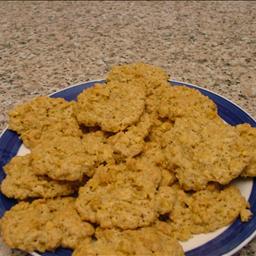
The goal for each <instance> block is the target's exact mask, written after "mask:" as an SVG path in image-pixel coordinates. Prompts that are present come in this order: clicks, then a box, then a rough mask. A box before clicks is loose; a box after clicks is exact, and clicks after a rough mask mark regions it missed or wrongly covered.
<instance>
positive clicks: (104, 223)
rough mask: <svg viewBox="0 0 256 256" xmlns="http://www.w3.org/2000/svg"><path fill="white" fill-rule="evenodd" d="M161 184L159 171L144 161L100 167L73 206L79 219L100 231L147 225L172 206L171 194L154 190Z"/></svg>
mask: <svg viewBox="0 0 256 256" xmlns="http://www.w3.org/2000/svg"><path fill="white" fill-rule="evenodd" d="M160 181H161V173H160V171H159V169H158V168H155V167H154V166H153V165H151V164H150V163H148V162H147V161H144V160H137V159H131V160H129V162H128V163H126V164H125V163H124V164H119V165H107V166H102V167H100V168H98V169H97V170H96V173H95V175H94V176H93V178H91V179H90V180H89V181H88V182H87V183H86V184H85V186H84V187H82V188H80V191H79V197H78V199H77V201H76V207H77V210H78V212H79V214H80V216H81V218H82V219H84V220H87V221H90V222H92V223H97V224H99V225H100V226H101V227H103V228H113V227H120V228H122V229H135V228H138V227H142V226H147V225H150V224H151V223H152V222H153V221H154V220H155V219H156V218H157V216H158V215H159V213H160V212H161V213H162V212H165V213H167V212H170V211H171V208H172V206H173V193H171V192H170V190H168V188H167V189H165V188H163V189H159V190H157V189H158V187H159V184H160ZM167 191H168V193H167ZM164 198H165V201H166V204H165V203H163V199H164Z"/></svg>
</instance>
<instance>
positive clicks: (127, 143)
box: [108, 114, 152, 157]
mask: <svg viewBox="0 0 256 256" xmlns="http://www.w3.org/2000/svg"><path fill="white" fill-rule="evenodd" d="M151 124H152V121H151V119H150V116H149V115H148V114H142V116H141V118H140V120H139V121H138V122H137V123H136V124H135V125H132V126H129V127H128V128H127V130H126V131H121V132H118V133H116V134H115V135H113V136H111V137H109V138H108V143H109V145H111V147H112V148H113V152H114V153H115V154H118V155H121V156H120V157H134V156H136V155H138V154H139V153H140V152H141V151H142V150H143V147H144V144H145V141H144V138H145V137H146V136H147V135H148V134H149V131H150V127H151Z"/></svg>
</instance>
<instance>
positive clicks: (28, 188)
mask: <svg viewBox="0 0 256 256" xmlns="http://www.w3.org/2000/svg"><path fill="white" fill-rule="evenodd" d="M4 171H5V173H6V174H7V176H6V178H5V179H4V180H3V181H2V183H1V192H2V193H3V194H4V195H6V196H7V197H10V198H15V199H20V200H24V199H27V198H53V197H57V196H67V195H71V194H73V193H74V192H75V191H76V190H77V184H75V183H71V182H61V181H56V180H52V179H50V178H48V177H46V176H37V175H35V174H34V172H33V170H32V166H31V157H30V155H25V156H15V157H14V158H12V160H11V161H10V162H9V163H8V164H7V165H5V167H4Z"/></svg>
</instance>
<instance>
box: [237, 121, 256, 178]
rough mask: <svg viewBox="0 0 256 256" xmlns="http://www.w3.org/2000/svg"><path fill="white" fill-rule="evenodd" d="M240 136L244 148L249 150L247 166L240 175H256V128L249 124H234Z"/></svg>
mask: <svg viewBox="0 0 256 256" xmlns="http://www.w3.org/2000/svg"><path fill="white" fill-rule="evenodd" d="M236 128H237V130H238V132H239V133H240V136H241V137H242V140H243V142H242V143H243V144H244V145H245V147H246V150H248V151H249V154H250V156H251V159H250V162H249V164H248V166H246V168H245V169H244V170H243V172H242V173H241V176H244V177H255V176H256V128H255V127H251V126H250V125H249V124H240V125H238V126H236Z"/></svg>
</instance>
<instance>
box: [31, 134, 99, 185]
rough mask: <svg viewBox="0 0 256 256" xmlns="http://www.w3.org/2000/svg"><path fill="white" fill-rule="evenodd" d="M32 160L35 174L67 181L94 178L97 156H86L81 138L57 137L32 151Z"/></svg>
mask: <svg viewBox="0 0 256 256" xmlns="http://www.w3.org/2000/svg"><path fill="white" fill-rule="evenodd" d="M31 158H32V169H33V172H34V173H35V174H37V175H47V176H49V177H50V178H52V179H56V180H65V181H78V180H81V179H82V178H83V176H84V175H87V176H92V175H93V173H94V163H95V161H96V156H94V155H92V156H91V155H89V154H86V152H85V149H84V146H83V141H82V139H80V138H79V137H55V138H54V139H53V140H51V141H44V142H42V143H41V144H40V145H38V146H37V147H35V148H34V149H33V150H32V152H31Z"/></svg>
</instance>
